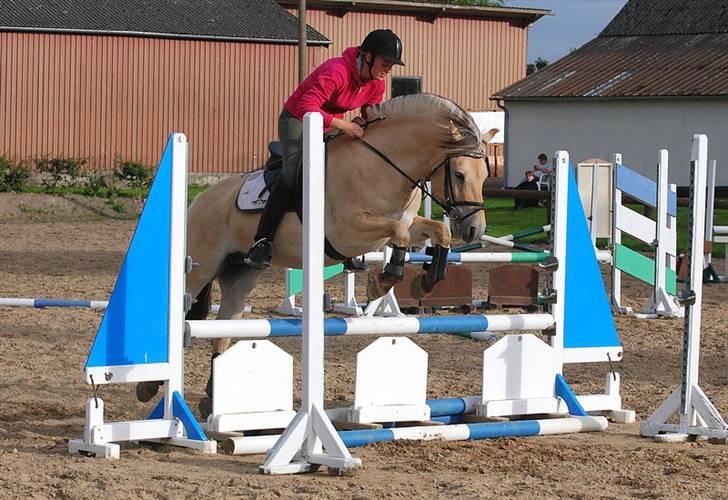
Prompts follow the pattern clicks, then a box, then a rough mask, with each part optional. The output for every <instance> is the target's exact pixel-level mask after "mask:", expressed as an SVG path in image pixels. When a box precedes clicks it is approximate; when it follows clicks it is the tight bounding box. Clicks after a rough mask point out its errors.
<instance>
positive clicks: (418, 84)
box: [392, 76, 422, 97]
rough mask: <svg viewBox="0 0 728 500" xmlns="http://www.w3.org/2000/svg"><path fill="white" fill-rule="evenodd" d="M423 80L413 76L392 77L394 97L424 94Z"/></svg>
mask: <svg viewBox="0 0 728 500" xmlns="http://www.w3.org/2000/svg"><path fill="white" fill-rule="evenodd" d="M421 89H422V78H420V77H412V76H395V77H392V97H397V96H400V95H407V94H419V93H420V92H422V90H421Z"/></svg>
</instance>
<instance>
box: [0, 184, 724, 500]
mask: <svg viewBox="0 0 728 500" xmlns="http://www.w3.org/2000/svg"><path fill="white" fill-rule="evenodd" d="M97 205H98V206H94V204H93V203H90V202H85V205H81V204H79V203H78V202H77V201H69V200H66V199H60V198H56V197H50V196H40V195H13V194H3V195H0V213H1V214H3V215H2V217H1V218H0V219H1V220H2V222H0V235H1V236H0V296H4V297H55V298H90V299H106V298H107V297H108V295H109V294H110V292H111V289H112V287H113V284H114V279H115V275H116V273H117V271H118V268H119V266H120V264H121V261H122V259H123V256H124V252H125V250H126V247H127V245H128V242H129V239H130V237H131V234H132V231H133V229H134V222H133V221H130V220H114V219H110V218H108V217H104V216H102V215H103V214H106V215H109V213H108V210H106V208H105V207H104V205H103V203H101V202H99V203H98V204H97ZM133 205H134V204H133V203H132V204H131V206H132V209H133ZM487 270H488V268H487V267H480V268H478V269H477V271H475V277H474V282H475V284H476V285H475V286H476V295H477V296H480V297H485V296H486V295H487V278H488V273H487ZM625 281H626V286H625V291H624V296H625V297H626V298H627V300H626V302H627V303H628V304H630V305H633V306H635V307H639V306H640V305H641V304H642V303H644V301H645V300H646V296H647V293H648V289H647V288H646V287H645V286H642V285H640V284H637V283H634V282H632V281H630V280H629V279H627V280H625ZM260 283H261V286H260V287H259V289H257V290H256V291H255V292H254V297H253V298H252V304H253V307H254V309H255V311H256V314H255V316H258V315H259V316H262V317H265V316H270V315H271V314H272V310H273V309H274V308H275V306H276V305H277V303H278V302H279V300H280V298H281V297H282V295H283V285H282V283H283V280H282V274H281V272H280V271H271V272H267V273H266V274H265V276H264V277H262V279H261V280H260ZM334 284H335V283H334ZM726 302H728V285H723V286H708V287H707V288H706V292H705V303H704V312H703V318H704V322H703V326H704V327H703V348H702V355H701V381H702V383H701V385H702V387H703V388H704V390H705V392H706V393H707V394H708V395H709V396H710V397H711V398H712V400H713V401H714V403H715V404H716V406H717V407H718V408H719V410H721V411H722V413H723V414H724V415H728V368H726V367H727V366H728V318H726V314H725V312H724V310H723V305H724V304H725V303H726ZM100 318H101V313H99V312H94V311H89V310H59V309H56V310H33V309H9V308H0V400H1V401H2V405H1V406H0V497H2V498H18V497H33V498H49V497H61V498H92V497H99V496H100V495H103V496H105V497H108V498H179V497H246V498H248V497H250V498H278V497H283V498H291V497H315V498H382V497H400V498H402V497H405V498H406V497H416V498H433V497H438V498H439V497H442V498H449V497H503V496H513V497H529V498H532V497H539V498H549V497H577V498H595V497H609V498H617V497H618V498H627V497H650V498H653V497H674V498H688V497H696V498H724V497H727V496H728V492H727V491H726V486H728V479H727V478H728V447H725V446H719V445H711V444H708V443H707V442H706V441H699V442H695V443H685V444H658V443H654V442H652V441H651V440H648V439H643V438H640V437H639V434H638V429H639V422H638V423H636V424H630V425H618V424H612V425H610V427H609V430H608V431H607V432H605V433H601V434H576V435H566V436H551V437H533V438H518V439H499V440H494V441H475V442H396V443H381V444H376V445H371V446H367V447H364V448H357V449H355V450H353V453H354V455H355V456H357V457H360V458H361V459H362V460H363V462H364V466H363V467H362V468H361V469H360V470H359V471H358V472H357V473H356V474H355V475H353V476H350V477H330V476H328V475H326V474H325V473H318V474H310V475H304V476H295V477H267V476H261V475H259V474H258V473H257V466H258V464H260V463H261V460H262V456H250V457H232V456H227V455H224V454H218V455H212V456H211V455H202V454H197V453H195V452H192V451H188V450H182V449H177V448H169V447H161V448H159V447H158V448H152V447H148V446H147V447H143V446H137V445H128V446H125V447H124V448H123V449H122V457H121V459H120V460H118V461H104V460H96V459H90V458H84V457H79V456H71V455H69V454H68V453H67V451H66V450H67V441H68V439H71V438H76V437H79V436H80V434H81V431H82V427H83V414H84V401H85V400H86V398H88V397H89V396H90V395H91V389H90V387H88V386H86V385H85V384H84V383H83V381H82V376H81V370H82V367H83V365H84V362H85V358H86V355H87V353H88V349H89V347H90V345H91V342H92V340H93V338H94V335H95V332H96V328H97V326H98V324H99V321H100ZM617 323H618V327H619V330H620V334H621V336H622V340H623V342H624V345H625V353H626V354H625V357H624V360H623V361H622V362H621V363H620V364H619V365H618V371H619V372H620V373H621V374H622V377H623V394H624V398H625V406H626V407H628V408H632V409H634V410H636V411H637V413H638V416H639V417H642V418H644V417H646V416H647V415H649V413H651V412H652V411H653V410H654V409H655V408H656V407H657V406H658V404H659V403H660V402H662V401H663V400H664V399H665V397H667V395H668V394H669V393H670V391H671V390H672V388H673V387H674V386H675V384H676V383H677V381H678V378H679V371H680V345H681V335H682V334H681V330H682V321H681V320H659V321H644V320H642V321H640V320H635V319H629V318H618V319H617ZM371 340H372V339H371V338H367V337H358V338H357V337H353V338H352V337H342V338H337V339H332V340H329V341H327V343H326V391H327V392H326V398H327V401H328V404H329V405H330V406H334V405H335V406H343V405H344V404H346V403H347V402H349V401H351V398H352V390H353V380H354V361H355V356H356V352H357V351H359V350H360V349H362V348H363V347H364V346H365V345H367V344H368V343H369V342H370V341H371ZM414 340H415V342H417V344H418V345H420V346H421V347H423V348H424V349H425V350H426V351H428V353H429V356H430V376H429V395H430V397H446V396H459V395H470V394H477V393H478V391H479V389H480V381H479V378H480V364H481V356H482V354H481V352H482V349H483V348H484V347H485V346H484V345H483V344H482V343H478V342H475V341H471V340H467V339H462V338H456V337H450V336H431V337H426V338H422V337H417V338H414ZM276 343H277V344H279V345H280V346H281V347H282V348H284V349H285V350H287V351H288V352H290V353H292V354H293V355H294V356H295V359H296V365H295V371H296V375H295V376H296V378H297V381H296V397H298V394H299V388H300V364H299V363H298V356H299V354H300V340H298V339H291V340H285V339H283V340H279V341H276ZM207 349H208V346H207V345H206V343H205V342H196V343H195V344H194V345H193V347H192V348H191V349H190V350H189V351H188V353H187V357H186V363H187V369H188V377H187V393H186V394H187V398H188V400H189V401H190V403H191V405H192V407H196V403H197V401H198V400H199V399H200V397H201V396H202V395H203V390H204V383H205V381H206V378H207V368H208V363H209V361H208V354H207ZM606 369H607V368H606V367H605V366H603V365H571V366H568V367H567V368H566V370H565V375H566V378H567V380H569V381H570V383H571V385H572V386H573V387H574V388H575V390H576V391H577V392H581V393H586V392H597V391H600V390H601V389H602V387H603V381H604V375H605V370H606ZM101 395H102V397H103V398H104V400H105V401H106V402H107V418H108V419H109V420H131V419H138V418H143V417H144V416H145V415H146V413H147V412H148V411H149V408H150V407H149V405H143V404H141V403H137V402H136V400H135V398H134V395H133V387H131V386H105V387H102V388H101Z"/></svg>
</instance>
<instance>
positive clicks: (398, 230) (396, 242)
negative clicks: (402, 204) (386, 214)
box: [390, 221, 410, 247]
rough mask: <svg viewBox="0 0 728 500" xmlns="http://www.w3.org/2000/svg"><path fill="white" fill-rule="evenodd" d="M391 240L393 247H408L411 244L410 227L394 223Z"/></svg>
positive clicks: (397, 222)
mask: <svg viewBox="0 0 728 500" xmlns="http://www.w3.org/2000/svg"><path fill="white" fill-rule="evenodd" d="M390 240H391V241H392V245H393V246H398V247H408V246H409V243H410V232H409V227H407V226H406V225H404V224H403V223H401V222H399V221H394V224H393V225H392V234H391V235H390Z"/></svg>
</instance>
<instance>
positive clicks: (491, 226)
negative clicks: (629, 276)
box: [432, 198, 728, 257]
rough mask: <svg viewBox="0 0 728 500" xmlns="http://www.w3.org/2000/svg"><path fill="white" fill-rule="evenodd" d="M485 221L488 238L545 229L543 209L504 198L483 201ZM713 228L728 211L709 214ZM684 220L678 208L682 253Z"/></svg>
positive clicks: (636, 246)
mask: <svg viewBox="0 0 728 500" xmlns="http://www.w3.org/2000/svg"><path fill="white" fill-rule="evenodd" d="M629 207H630V208H631V209H632V210H635V211H637V212H639V213H642V206H641V205H629ZM485 210H486V218H487V221H488V230H487V234H488V235H490V236H496V237H497V236H504V235H507V234H512V233H515V232H517V231H523V230H524V229H531V228H535V227H539V226H544V225H546V209H545V208H544V207H533V208H524V209H521V210H513V200H510V199H507V198H491V199H486V201H485ZM432 212H433V218H435V219H436V220H442V209H441V208H440V207H438V206H435V205H433V207H432ZM713 217H714V219H713V224H714V225H716V226H728V209H716V210H715V211H714V212H713ZM688 218H689V209H688V208H687V207H678V210H677V248H678V252H679V253H682V252H684V251H685V249H687V246H688V244H687V240H688ZM622 234H623V236H622V243H623V244H624V245H626V246H628V247H629V248H631V249H633V250H636V251H639V252H646V253H649V252H651V251H653V249H652V248H651V247H650V245H647V244H645V243H642V242H641V241H639V240H637V239H636V238H633V237H631V236H629V235H628V234H625V233H622ZM519 241H521V242H523V243H541V244H547V243H548V236H547V235H546V234H538V235H535V236H530V237H528V238H524V239H523V240H519ZM597 245H598V246H599V247H600V248H604V247H606V240H597ZM713 255H714V256H716V257H724V256H725V245H716V246H715V247H714V248H713Z"/></svg>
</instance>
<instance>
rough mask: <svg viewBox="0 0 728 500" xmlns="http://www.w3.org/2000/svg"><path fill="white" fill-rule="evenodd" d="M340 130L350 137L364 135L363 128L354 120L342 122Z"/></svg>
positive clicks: (359, 137)
mask: <svg viewBox="0 0 728 500" xmlns="http://www.w3.org/2000/svg"><path fill="white" fill-rule="evenodd" d="M341 131H342V132H344V133H345V134H346V135H348V136H349V137H351V138H352V139H361V138H362V137H364V129H363V128H361V127H360V126H359V125H358V124H357V123H354V122H344V126H343V127H341Z"/></svg>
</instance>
